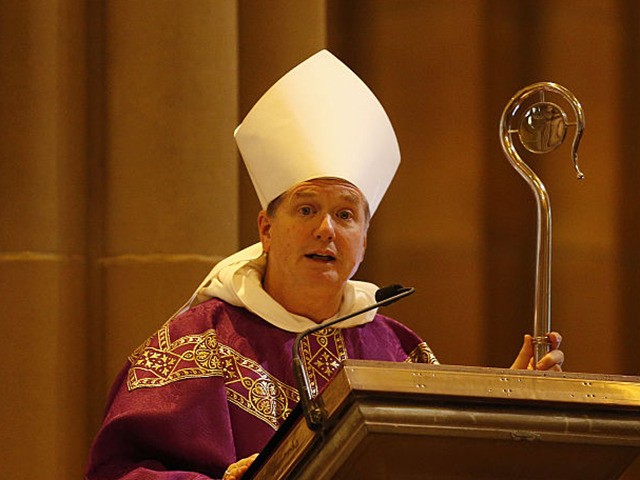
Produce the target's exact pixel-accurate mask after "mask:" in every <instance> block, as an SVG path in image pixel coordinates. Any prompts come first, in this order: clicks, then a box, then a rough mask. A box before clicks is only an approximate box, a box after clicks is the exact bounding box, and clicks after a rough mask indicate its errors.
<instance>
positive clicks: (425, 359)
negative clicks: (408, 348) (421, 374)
mask: <svg viewBox="0 0 640 480" xmlns="http://www.w3.org/2000/svg"><path fill="white" fill-rule="evenodd" d="M405 362H406V363H432V364H434V365H440V362H439V361H438V359H437V358H436V356H435V354H434V353H433V351H431V347H429V345H427V342H420V343H419V344H418V346H417V347H416V348H414V349H413V350H412V352H411V353H410V354H409V356H408V357H407V359H406V360H405Z"/></svg>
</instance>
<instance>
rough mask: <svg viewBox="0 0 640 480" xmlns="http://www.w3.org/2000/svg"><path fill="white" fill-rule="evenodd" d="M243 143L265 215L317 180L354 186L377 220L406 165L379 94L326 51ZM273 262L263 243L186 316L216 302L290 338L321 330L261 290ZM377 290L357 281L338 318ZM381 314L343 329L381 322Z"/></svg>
mask: <svg viewBox="0 0 640 480" xmlns="http://www.w3.org/2000/svg"><path fill="white" fill-rule="evenodd" d="M235 138H236V142H237V144H238V148H239V150H240V153H241V154H242V158H243V160H244V162H245V165H246V166H247V170H248V171H249V175H250V176H251V180H252V181H253V185H254V187H255V189H256V192H257V194H258V198H259V199H260V203H261V205H262V208H265V209H266V208H267V206H268V204H269V203H270V202H271V201H272V200H274V199H275V198H277V197H278V196H279V195H280V194H282V193H284V192H286V191H287V190H288V189H289V188H291V187H293V186H294V185H296V184H298V183H300V182H304V181H306V180H311V179H314V178H322V177H331V178H340V179H344V180H347V181H348V182H350V183H352V184H353V185H355V186H356V187H358V189H359V190H360V191H361V192H362V193H363V195H364V196H365V198H366V199H367V202H368V203H369V211H370V213H371V215H373V213H374V212H375V211H376V209H377V208H378V205H379V204H380V201H381V200H382V197H383V196H384V193H385V192H386V190H387V188H388V187H389V184H390V183H391V180H392V179H393V176H394V174H395V172H396V170H397V168H398V165H399V164H400V150H399V148H398V142H397V140H396V136H395V133H394V131H393V127H392V126H391V122H390V121H389V118H388V117H387V114H386V113H385V111H384V109H383V108H382V105H380V102H379V101H378V99H377V98H376V97H375V96H374V95H373V93H372V92H371V90H369V88H368V87H367V86H366V85H365V84H364V82H362V80H360V79H359V78H358V77H357V76H356V74H355V73H353V72H352V71H351V70H350V69H349V68H348V67H347V66H346V65H344V64H343V63H342V62H341V61H340V60H338V59H337V58H336V57H335V56H333V55H332V54H331V53H329V52H328V51H326V50H322V51H320V52H318V53H316V54H315V55H313V56H312V57H310V58H309V59H307V60H305V61H304V62H302V63H301V64H299V65H298V66H296V67H295V68H293V69H292V70H291V71H289V73H287V74H286V75H285V76H284V77H282V78H281V79H280V80H278V81H277V82H276V83H275V84H274V85H273V86H272V87H271V88H270V89H269V90H268V91H267V92H266V93H265V94H264V95H263V96H262V98H260V100H258V102H257V103H256V104H255V105H254V107H253V108H252V109H251V111H250V112H249V113H248V114H247V116H246V117H245V119H244V120H243V122H242V123H241V124H240V126H239V127H238V128H236V131H235ZM265 266H266V258H265V257H264V256H263V255H262V246H261V245H260V244H259V243H258V244H255V245H252V246H250V247H248V248H245V249H244V250H241V251H240V252H238V253H236V254H234V255H232V256H230V257H228V258H226V259H225V260H223V261H221V262H220V263H218V264H217V265H216V266H215V267H214V268H213V270H211V272H210V273H209V275H208V276H207V277H206V278H205V279H204V281H203V282H202V283H201V285H200V287H198V289H197V290H196V292H195V293H194V294H193V296H192V298H191V299H190V300H189V302H187V304H186V305H185V306H184V307H183V308H182V309H181V310H180V311H179V312H178V313H181V312H183V311H185V310H186V309H188V308H190V307H191V306H194V305H196V304H198V303H201V302H203V301H206V300H207V299H209V298H213V297H215V298H220V299H222V300H224V301H226V302H228V303H231V304H232V305H237V306H242V307H245V308H246V309H248V310H250V311H252V312H253V313H255V314H257V315H259V316H260V317H261V318H263V319H264V320H266V321H267V322H269V323H271V324H273V325H275V326H277V327H278V328H281V329H283V330H287V331H290V332H303V331H305V330H307V329H309V328H311V327H314V326H316V323H315V322H313V321H312V320H310V319H308V318H306V317H302V316H299V315H295V314H293V313H290V312H288V311H287V310H285V309H284V307H282V306H281V305H280V304H278V303H277V302H276V301H275V300H273V298H271V297H270V296H269V295H268V294H267V293H266V292H265V291H264V290H263V289H262V286H261V281H262V275H263V273H264V269H265ZM377 288H378V287H377V286H376V285H373V284H371V283H366V282H358V281H353V280H350V281H348V282H347V284H346V286H345V291H344V294H343V300H342V305H341V307H340V310H339V311H338V313H337V314H336V316H335V317H332V318H329V319H326V320H325V321H326V322H328V321H331V320H332V319H333V318H336V317H338V316H343V315H346V314H349V313H352V312H355V311H357V310H360V309H362V308H364V307H366V306H368V305H371V304H373V303H375V291H376V290H377ZM375 313H376V311H375V310H371V311H369V312H367V313H365V314H361V315H358V316H356V317H353V318H352V319H350V320H349V321H347V322H344V323H342V324H340V325H339V327H340V328H346V327H349V326H355V325H361V324H363V323H367V322H370V321H371V320H373V318H374V316H375Z"/></svg>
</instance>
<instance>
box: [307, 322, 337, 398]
mask: <svg viewBox="0 0 640 480" xmlns="http://www.w3.org/2000/svg"><path fill="white" fill-rule="evenodd" d="M312 340H313V341H314V342H315V343H317V345H318V348H317V350H315V352H314V351H313V349H312V347H311V341H312ZM312 352H313V353H312ZM334 352H335V353H334ZM300 356H301V358H302V360H303V361H304V363H305V366H306V368H307V374H308V376H309V385H310V387H311V389H310V390H311V391H310V393H311V395H313V396H315V395H317V394H318V391H319V388H318V387H319V382H320V381H321V380H323V381H324V382H325V383H326V382H327V381H329V379H331V377H333V374H334V373H335V372H336V371H337V370H338V368H339V367H340V364H341V363H342V362H343V361H344V360H346V359H347V358H348V356H347V348H346V347H345V344H344V337H343V336H342V331H341V330H340V329H337V328H326V329H324V330H320V331H319V332H315V333H312V334H311V335H308V336H306V337H305V338H303V339H302V341H301V342H300Z"/></svg>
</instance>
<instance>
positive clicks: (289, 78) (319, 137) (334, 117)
mask: <svg viewBox="0 0 640 480" xmlns="http://www.w3.org/2000/svg"><path fill="white" fill-rule="evenodd" d="M235 138H236V142H237V144H238V148H239V150H240V153H241V154H242V158H243V160H244V162H245V165H246V166H247V170H248V171H249V175H250V177H251V180H252V182H253V185H254V187H255V189H256V193H257V194H258V198H259V200H260V204H261V205H262V207H263V208H266V207H267V205H268V204H269V203H270V202H271V201H272V200H274V199H275V198H276V197H278V196H279V195H280V194H282V193H284V192H285V191H287V190H288V189H289V188H291V187H293V186H294V185H296V184H298V183H300V182H303V181H306V180H311V179H314V178H321V177H335V178H341V179H344V180H347V181H348V182H350V183H352V184H354V185H355V186H356V187H358V188H359V189H360V191H361V192H362V193H363V194H364V196H365V197H366V199H367V201H368V203H369V209H370V212H371V215H373V213H374V212H375V210H376V209H377V208H378V205H379V204H380V201H381V200H382V197H383V196H384V193H385V192H386V190H387V188H388V187H389V184H390V183H391V180H392V179H393V176H394V174H395V172H396V170H397V169H398V165H399V164H400V149H399V147H398V141H397V139H396V136H395V133H394V131H393V127H392V126H391V122H390V121H389V117H388V116H387V114H386V113H385V111H384V109H383V108H382V105H381V104H380V102H379V101H378V99H377V98H376V97H375V95H374V94H373V93H372V92H371V90H369V88H368V87H367V86H366V85H365V83H364V82H363V81H362V80H360V78H358V76H357V75H356V74H355V73H353V72H352V71H351V70H350V69H349V68H348V67H347V66H346V65H345V64H344V63H342V62H341V61H340V60H338V59H337V58H336V57H335V56H334V55H332V54H331V53H329V52H328V51H327V50H322V51H320V52H318V53H316V54H315V55H313V56H311V57H310V58H308V59H307V60H305V61H304V62H302V63H301V64H299V65H298V66H296V67H294V68H293V69H292V70H290V71H289V72H288V73H287V74H286V75H284V76H283V77H282V78H281V79H280V80H278V81H277V82H276V83H275V84H274V85H273V86H272V87H271V88H270V89H269V90H268V91H267V92H266V93H265V94H264V95H263V96H262V98H260V100H258V102H257V103H256V104H255V105H254V107H253V108H252V109H251V111H250V112H249V113H248V114H247V116H246V117H245V119H244V120H243V121H242V123H241V124H240V126H239V127H238V128H237V129H236V131H235Z"/></svg>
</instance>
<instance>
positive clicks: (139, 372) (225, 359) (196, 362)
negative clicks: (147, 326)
mask: <svg viewBox="0 0 640 480" xmlns="http://www.w3.org/2000/svg"><path fill="white" fill-rule="evenodd" d="M153 343H157V344H158V346H157V347H156V346H152V344H153ZM129 362H131V367H130V368H129V373H128V376H127V388H128V389H129V391H132V390H135V389H137V388H144V387H147V388H152V387H161V386H164V385H168V384H170V383H173V382H177V381H180V380H184V379H187V378H206V377H221V378H223V379H224V382H225V386H226V394H227V399H228V400H229V402H231V403H233V404H234V405H237V406H238V407H240V408H241V409H243V410H245V411H246V412H247V413H249V414H251V415H254V416H255V417H257V418H259V419H260V420H262V421H264V422H266V423H267V424H268V425H270V426H271V427H272V428H273V429H274V430H275V429H277V428H278V427H279V426H280V424H281V423H282V422H283V421H284V420H285V419H286V418H287V416H288V415H289V413H291V410H292V408H293V406H295V404H296V403H297V402H298V400H299V396H298V391H297V390H296V389H295V388H293V387H290V386H289V385H287V384H286V383H284V382H281V381H280V380H278V379H277V378H276V377H274V376H273V375H271V374H269V372H267V371H266V370H265V369H264V368H263V367H262V366H261V365H260V364H259V363H257V362H255V361H253V360H251V359H249V358H246V357H244V356H243V355H241V354H240V353H238V352H237V351H235V350H234V349H232V348H231V347H229V346H227V345H224V344H222V343H219V342H218V339H217V335H216V332H215V330H213V329H210V330H207V331H206V332H204V333H201V334H197V335H187V336H184V337H181V338H179V339H177V340H175V341H174V342H172V341H171V338H170V333H169V324H165V325H164V326H163V327H162V328H161V329H160V330H158V332H157V333H156V334H155V335H153V336H152V337H150V338H149V339H148V340H147V341H146V342H144V343H143V344H142V345H141V346H140V347H138V348H137V349H136V351H135V352H134V353H133V354H132V355H131V356H130V357H129Z"/></svg>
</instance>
